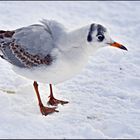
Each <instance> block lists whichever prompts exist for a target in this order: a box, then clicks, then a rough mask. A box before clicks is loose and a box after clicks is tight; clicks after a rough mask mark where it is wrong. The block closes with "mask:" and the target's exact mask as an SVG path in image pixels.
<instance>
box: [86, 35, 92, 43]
mask: <svg viewBox="0 0 140 140" xmlns="http://www.w3.org/2000/svg"><path fill="white" fill-rule="evenodd" d="M87 41H88V42H91V41H92V36H91V34H88V36H87Z"/></svg>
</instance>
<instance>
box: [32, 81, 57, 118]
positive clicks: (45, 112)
mask: <svg viewBox="0 0 140 140" xmlns="http://www.w3.org/2000/svg"><path fill="white" fill-rule="evenodd" d="M33 85H34V89H35V92H36V95H37V99H38V102H39V107H40V112H41V113H42V115H45V116H46V115H48V114H50V113H53V112H59V111H57V110H55V109H56V107H54V108H49V107H45V106H44V105H43V103H42V101H41V98H40V95H39V90H38V84H37V82H36V81H34V83H33Z"/></svg>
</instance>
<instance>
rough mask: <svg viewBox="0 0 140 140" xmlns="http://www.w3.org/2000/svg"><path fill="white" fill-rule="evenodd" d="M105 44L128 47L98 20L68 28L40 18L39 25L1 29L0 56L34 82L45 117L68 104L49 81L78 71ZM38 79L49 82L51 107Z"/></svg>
mask: <svg viewBox="0 0 140 140" xmlns="http://www.w3.org/2000/svg"><path fill="white" fill-rule="evenodd" d="M105 46H112V47H117V48H120V49H123V50H127V48H126V47H124V46H123V45H121V44H119V43H117V42H115V41H114V40H112V39H111V37H110V36H109V33H108V31H107V29H106V28H105V27H104V26H103V25H101V24H97V23H92V24H89V25H86V26H84V27H81V28H79V29H76V30H72V31H69V30H67V29H66V28H65V27H64V26H63V25H62V24H61V23H59V22H57V21H55V20H47V19H43V20H42V21H40V23H39V24H33V25H29V26H27V27H22V28H19V29H15V30H7V31H5V30H0V51H1V52H2V54H1V55H0V56H1V58H2V59H4V60H6V61H8V62H9V63H10V64H11V66H12V67H11V68H12V70H13V71H14V72H16V73H17V74H18V75H20V76H22V77H25V78H28V79H30V80H32V81H33V86H34V89H35V93H36V95H37V99H38V103H39V108H40V112H41V113H42V115H45V116H46V115H48V114H50V113H53V112H58V110H57V109H56V106H57V105H58V104H62V105H63V104H67V103H68V101H62V100H58V99H56V98H55V97H54V95H53V89H52V84H54V85H55V84H57V83H61V82H64V81H66V80H68V79H70V78H71V77H73V76H74V75H76V74H78V73H79V72H80V71H81V70H82V69H83V68H84V67H85V66H86V64H87V63H88V58H89V56H90V55H92V54H93V53H95V52H96V51H97V50H98V49H100V48H103V47H105ZM37 82H41V83H47V84H49V86H50V95H49V101H48V104H49V105H52V106H53V107H47V106H44V105H43V103H42V100H41V97H40V94H39V89H38V83H37Z"/></svg>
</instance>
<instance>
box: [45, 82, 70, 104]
mask: <svg viewBox="0 0 140 140" xmlns="http://www.w3.org/2000/svg"><path fill="white" fill-rule="evenodd" d="M49 98H50V99H49V101H48V104H50V105H55V106H56V105H58V104H61V105H63V104H67V103H69V102H68V101H62V100H57V99H55V98H54V96H53V91H52V85H51V84H50V96H49Z"/></svg>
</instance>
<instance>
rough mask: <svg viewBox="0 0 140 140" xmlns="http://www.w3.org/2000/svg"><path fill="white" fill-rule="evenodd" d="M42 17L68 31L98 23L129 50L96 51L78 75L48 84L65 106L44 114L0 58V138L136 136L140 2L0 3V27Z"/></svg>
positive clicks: (27, 85)
mask: <svg viewBox="0 0 140 140" xmlns="http://www.w3.org/2000/svg"><path fill="white" fill-rule="evenodd" d="M42 18H44V19H45V18H46V19H54V20H57V21H59V22H61V23H62V24H64V25H65V26H66V27H67V28H69V29H76V28H79V27H82V26H84V25H87V24H90V23H94V22H96V23H100V24H103V25H104V26H105V27H107V28H108V29H109V31H110V34H111V37H112V38H113V39H114V40H115V41H117V42H120V43H122V44H123V45H124V46H126V47H127V48H128V50H129V51H128V52H125V51H122V50H120V49H117V48H111V47H107V48H104V49H101V50H99V51H98V52H97V53H96V55H95V56H94V57H92V56H91V57H90V59H89V62H88V64H87V66H86V67H85V69H83V71H82V72H81V73H79V75H77V76H75V77H73V78H72V79H70V80H68V81H66V82H63V83H60V84H57V85H55V86H53V87H54V94H55V97H56V98H58V99H64V100H68V101H69V104H67V105H64V106H61V105H59V106H58V108H57V109H58V110H59V113H53V114H51V115H48V116H42V115H41V113H40V111H39V107H38V103H37V98H36V95H35V92H34V89H33V86H32V81H30V80H28V79H24V78H22V77H20V76H18V75H17V74H15V73H14V72H13V71H12V70H11V66H10V65H9V63H8V62H6V61H4V60H2V59H0V64H1V65H0V111H1V115H0V138H61V139H67V138H82V139H87V138H140V47H139V43H140V41H139V40H140V33H139V29H140V2H138V1H137V2H136V1H135V2H133V1H126V2H124V1H119V2H117V1H106V2H103V1H102V2H97V1H89V2H86V1H83V2H82V1H81V2H80V1H77V2H74V1H66V2H64V1H54V2H53V1H46V2H45V1H42V2H37V1H30V2H28V1H22V2H20V1H19V2H18V1H17V2H14V1H13V2H12V1H11V2H6V1H5V2H4V1H1V2H0V29H1V30H11V29H17V28H20V27H23V26H28V25H31V24H33V23H38V20H40V19H42ZM39 89H40V93H41V97H42V100H43V103H44V104H46V103H47V100H48V95H49V87H48V85H45V84H42V83H39Z"/></svg>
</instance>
